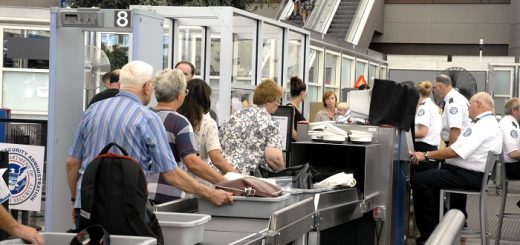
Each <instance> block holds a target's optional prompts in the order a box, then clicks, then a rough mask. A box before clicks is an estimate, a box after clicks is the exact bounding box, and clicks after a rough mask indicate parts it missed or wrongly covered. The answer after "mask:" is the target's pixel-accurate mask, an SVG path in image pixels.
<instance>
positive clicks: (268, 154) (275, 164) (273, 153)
mask: <svg viewBox="0 0 520 245" xmlns="http://www.w3.org/2000/svg"><path fill="white" fill-rule="evenodd" d="M264 154H265V160H266V161H267V164H269V166H271V168H273V169H274V170H276V171H278V170H282V169H284V168H285V164H284V162H283V155H282V150H280V149H278V148H274V147H269V146H266V147H265V152H264Z"/></svg>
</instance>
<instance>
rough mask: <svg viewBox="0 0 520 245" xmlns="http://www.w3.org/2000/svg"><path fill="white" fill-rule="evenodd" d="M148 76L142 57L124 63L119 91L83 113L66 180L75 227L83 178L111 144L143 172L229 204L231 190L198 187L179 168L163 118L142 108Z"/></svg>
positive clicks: (149, 69) (149, 85)
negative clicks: (89, 167)
mask: <svg viewBox="0 0 520 245" xmlns="http://www.w3.org/2000/svg"><path fill="white" fill-rule="evenodd" d="M152 79H153V67H152V66H151V65H149V64H147V63H144V62H142V61H132V62H130V63H128V64H126V65H125V66H124V67H123V68H122V69H121V72H120V82H121V90H120V92H119V93H118V94H117V95H116V96H115V97H113V98H109V99H105V100H102V101H99V102H97V103H94V104H92V106H91V107H89V108H88V109H87V111H85V113H84V114H83V118H82V120H81V122H80V124H79V127H78V129H77V132H76V134H75V136H74V140H73V144H72V147H71V149H70V152H69V157H68V158H67V181H68V185H69V189H70V194H71V201H73V203H74V204H73V206H74V208H75V209H74V216H75V217H74V218H75V219H74V222H75V223H76V228H77V227H79V218H80V205H81V190H80V188H81V179H82V178H81V176H82V174H83V173H84V171H85V169H86V167H87V165H88V164H89V163H90V162H91V161H92V160H93V159H94V158H95V157H96V156H97V155H98V154H99V152H100V151H101V149H103V147H105V146H106V145H107V144H109V143H113V142H114V143H117V144H119V145H120V146H122V147H123V148H124V149H125V150H126V151H127V152H128V155H129V156H130V157H132V158H134V159H136V161H137V162H138V163H139V164H140V165H141V167H142V169H143V171H144V173H145V174H149V173H163V174H162V176H163V178H164V179H165V180H166V182H168V183H169V184H171V185H173V186H176V187H178V188H179V189H181V190H182V191H185V192H188V193H193V194H197V195H199V196H202V197H204V198H206V199H208V200H209V201H210V202H211V203H213V204H215V205H224V204H230V203H232V202H233V197H232V196H231V193H228V192H225V191H222V190H215V189H211V188H209V187H207V186H204V185H201V184H199V183H198V182H196V181H194V180H193V178H191V177H190V176H189V175H188V174H186V172H184V171H183V170H181V169H180V168H178V166H177V162H176V161H175V158H174V156H173V154H172V151H171V148H170V145H169V143H168V138H167V135H166V132H165V130H164V126H163V124H162V121H161V119H160V118H159V116H158V115H157V114H156V113H154V112H153V111H151V110H150V109H148V108H146V107H145V106H144V105H146V104H148V103H149V102H150V100H151V98H152V93H153V83H152ZM143 104H144V105H143Z"/></svg>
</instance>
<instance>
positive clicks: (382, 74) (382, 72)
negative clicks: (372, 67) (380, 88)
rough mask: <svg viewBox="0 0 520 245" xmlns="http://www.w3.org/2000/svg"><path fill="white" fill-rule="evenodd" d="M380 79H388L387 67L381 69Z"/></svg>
mask: <svg viewBox="0 0 520 245" xmlns="http://www.w3.org/2000/svg"><path fill="white" fill-rule="evenodd" d="M379 79H386V67H381V69H380V71H379Z"/></svg>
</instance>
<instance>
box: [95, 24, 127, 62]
mask: <svg viewBox="0 0 520 245" xmlns="http://www.w3.org/2000/svg"><path fill="white" fill-rule="evenodd" d="M129 47H130V35H129V34H127V33H114V32H102V33H101V49H103V51H104V52H105V54H106V55H107V57H108V59H109V60H110V69H111V70H114V69H121V68H122V67H123V66H124V65H126V64H127V63H128V49H129Z"/></svg>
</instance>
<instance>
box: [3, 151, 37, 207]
mask: <svg viewBox="0 0 520 245" xmlns="http://www.w3.org/2000/svg"><path fill="white" fill-rule="evenodd" d="M24 153H27V152H25V151H23V150H22V152H13V151H10V152H9V191H11V199H10V200H9V204H11V205H17V204H21V203H23V202H25V201H28V200H30V201H33V200H34V199H35V198H36V197H37V196H38V194H39V193H40V192H41V189H42V180H41V177H40V175H41V170H40V168H39V166H38V164H37V163H36V161H35V160H34V158H33V157H32V156H30V155H28V154H24Z"/></svg>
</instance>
